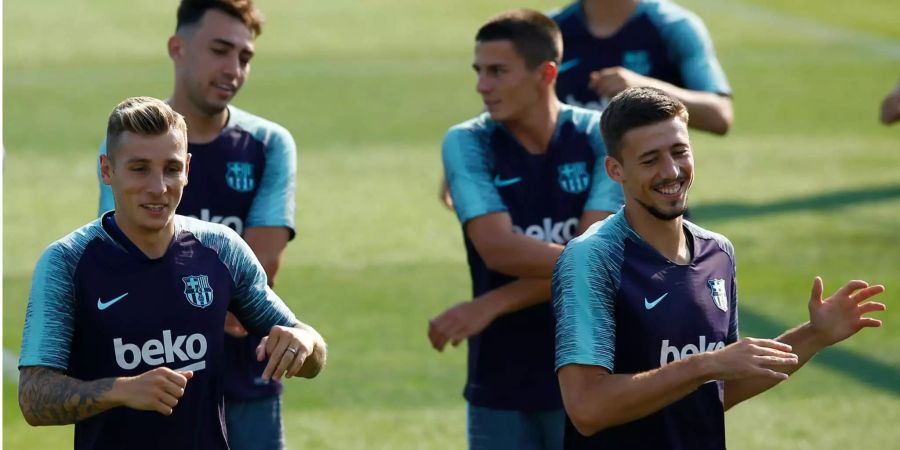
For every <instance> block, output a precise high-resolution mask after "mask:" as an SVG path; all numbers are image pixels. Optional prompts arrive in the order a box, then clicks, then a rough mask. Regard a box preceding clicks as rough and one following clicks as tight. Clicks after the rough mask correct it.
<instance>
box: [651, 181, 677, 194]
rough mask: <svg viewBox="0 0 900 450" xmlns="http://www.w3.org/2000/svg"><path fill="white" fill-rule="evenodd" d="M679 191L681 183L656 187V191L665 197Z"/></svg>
mask: <svg viewBox="0 0 900 450" xmlns="http://www.w3.org/2000/svg"><path fill="white" fill-rule="evenodd" d="M680 190H681V183H679V182H673V183H669V184H665V185H662V186H657V187H656V191H657V192H659V193H662V194H665V195H672V194H677V193H678V192H679V191H680Z"/></svg>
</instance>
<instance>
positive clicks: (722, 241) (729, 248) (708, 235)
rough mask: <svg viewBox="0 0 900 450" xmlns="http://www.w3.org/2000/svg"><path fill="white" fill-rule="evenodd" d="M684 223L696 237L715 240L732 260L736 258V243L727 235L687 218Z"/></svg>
mask: <svg viewBox="0 0 900 450" xmlns="http://www.w3.org/2000/svg"><path fill="white" fill-rule="evenodd" d="M684 225H685V226H686V227H687V228H688V230H690V232H691V234H693V235H694V237H695V238H697V239H701V240H705V241H712V242H715V243H716V245H718V247H719V249H720V250H722V251H723V252H725V253H727V254H728V256H729V257H730V258H731V259H732V260H733V259H734V245H732V243H731V241H730V240H729V239H728V238H727V237H725V236H724V235H722V234H719V233H716V232H714V231H710V230H707V229H706V228H703V227H701V226H699V225H697V224H695V223H693V222H689V221H687V220H685V221H684Z"/></svg>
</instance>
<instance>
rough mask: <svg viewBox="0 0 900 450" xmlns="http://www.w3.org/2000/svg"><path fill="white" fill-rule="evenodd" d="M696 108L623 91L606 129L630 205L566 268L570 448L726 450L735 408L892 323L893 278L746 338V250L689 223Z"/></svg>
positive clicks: (561, 332) (556, 301)
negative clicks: (739, 257)
mask: <svg viewBox="0 0 900 450" xmlns="http://www.w3.org/2000/svg"><path fill="white" fill-rule="evenodd" d="M687 125H688V113H687V111H686V108H685V106H684V105H683V104H682V103H681V102H679V101H678V100H676V99H674V98H672V97H671V96H669V95H667V94H666V93H664V92H663V91H661V90H658V89H654V88H631V89H627V90H625V91H623V92H622V93H620V94H619V95H617V96H616V97H614V98H613V100H612V101H611V102H610V104H609V107H608V108H607V109H606V111H605V112H604V113H603V119H602V121H601V127H602V131H603V140H604V142H605V143H606V148H607V150H608V152H609V156H607V158H606V162H605V164H606V170H607V173H608V174H609V176H610V177H611V178H612V179H614V180H616V181H617V182H619V183H621V184H622V188H623V191H624V193H625V207H624V208H623V209H622V210H621V211H619V212H617V213H616V214H614V215H612V216H610V217H609V218H607V219H606V220H604V221H603V222H600V223H597V224H594V225H593V226H591V228H590V229H589V230H588V231H587V232H585V233H584V234H583V235H581V236H579V237H578V238H576V239H574V240H572V242H570V243H569V245H568V246H567V247H566V249H565V251H564V252H563V254H562V256H561V257H560V259H559V262H558V263H557V266H556V269H555V271H554V274H553V309H554V314H555V316H556V320H557V329H556V367H557V370H558V377H559V384H560V387H561V389H562V395H563V402H564V404H565V409H566V412H567V413H568V416H569V418H570V419H571V420H570V422H569V424H568V426H567V429H566V448H568V449H638V448H640V449H645V448H646V449H724V448H725V422H724V415H723V413H724V411H725V410H727V409H728V408H731V407H732V406H734V405H736V404H737V403H739V402H741V401H744V400H746V399H748V398H750V397H753V396H755V395H757V394H759V393H761V392H763V391H765V390H767V389H769V388H771V387H772V386H774V385H775V384H777V383H778V382H780V381H782V380H785V379H787V378H788V376H789V375H790V374H791V373H793V372H794V371H796V370H797V369H799V368H800V367H801V366H802V365H803V364H805V363H806V362H807V361H809V359H810V358H811V357H812V356H813V355H814V354H815V353H816V352H818V351H819V350H821V349H822V348H824V347H827V346H829V345H831V344H834V343H837V342H840V341H842V340H844V339H846V338H848V337H850V336H852V335H853V334H855V333H856V332H858V331H859V330H860V329H862V328H864V327H877V326H880V325H881V321H879V320H876V319H873V318H870V317H865V315H866V314H867V313H871V312H873V311H881V310H884V308H885V307H884V305H883V304H881V303H876V302H869V301H867V300H868V299H869V298H871V297H873V296H875V295H878V294H880V293H882V292H883V291H884V287H883V286H880V285H874V286H870V285H869V284H868V283H866V282H864V281H858V280H855V281H850V282H848V283H847V284H845V285H844V286H843V287H841V288H840V289H838V290H837V291H836V292H835V293H834V294H833V295H832V296H831V297H829V298H827V299H825V300H824V301H823V300H822V291H823V285H822V280H821V278H818V277H816V279H815V281H814V282H813V288H812V295H811V296H810V300H809V321H808V322H806V323H804V324H802V325H799V326H797V327H796V328H793V329H791V330H789V331H786V332H785V333H784V334H782V335H781V336H779V337H778V338H776V339H752V338H745V339H740V340H739V339H738V327H737V324H738V316H737V306H738V305H737V286H736V284H735V263H734V249H733V248H732V245H731V243H730V242H729V241H728V240H727V239H726V238H725V237H723V236H722V235H719V234H716V233H713V232H710V231H707V230H704V229H703V228H700V227H698V226H696V225H694V224H692V223H690V222H688V221H685V220H682V214H683V212H684V209H685V205H686V202H687V196H688V191H689V190H690V187H691V184H692V182H693V180H694V160H693V154H692V150H691V143H690V139H689V138H688V128H687Z"/></svg>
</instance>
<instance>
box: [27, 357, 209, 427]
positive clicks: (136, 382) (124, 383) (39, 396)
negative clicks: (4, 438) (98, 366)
mask: <svg viewBox="0 0 900 450" xmlns="http://www.w3.org/2000/svg"><path fill="white" fill-rule="evenodd" d="M20 375H21V376H20V378H19V407H20V408H21V409H22V415H23V416H25V421H27V422H28V424H29V425H32V426H39V425H64V424H71V423H75V422H78V421H80V420H84V419H87V418H89V417H93V416H95V415H97V414H100V413H102V412H104V411H106V410H108V409H112V408H115V407H117V406H127V407H130V408H133V409H141V410H150V411H157V412H159V413H160V414H163V415H169V414H172V408H174V407H175V405H177V404H178V399H179V398H181V396H182V395H184V387H185V385H186V383H187V380H189V379H190V378H191V377H192V376H193V373H192V372H184V373H177V372H174V371H172V370H170V369H168V368H165V367H160V368H157V369H153V370H151V371H148V372H145V373H143V374H141V375H138V376H136V377H121V378H101V379H99V380H93V381H81V380H78V379H75V378H72V377H70V376H67V375H65V374H63V373H62V372H61V371H60V370H58V369H51V368H48V367H40V366H32V367H23V368H22V370H21V374H20Z"/></svg>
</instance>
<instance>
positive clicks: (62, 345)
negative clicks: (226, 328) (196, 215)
mask: <svg viewBox="0 0 900 450" xmlns="http://www.w3.org/2000/svg"><path fill="white" fill-rule="evenodd" d="M175 220H176V230H175V236H174V238H173V240H172V243H171V246H170V247H169V249H168V250H167V252H166V253H165V255H164V256H162V257H161V258H158V259H152V260H151V259H149V258H147V257H146V256H145V255H144V254H143V253H142V252H141V251H140V250H138V249H137V247H135V246H134V244H132V243H131V242H130V241H128V239H127V238H126V237H125V236H124V234H122V232H121V231H120V230H119V229H118V227H117V226H116V225H115V222H114V219H113V218H112V212H109V213H107V214H106V215H104V217H102V218H101V219H98V220H96V221H94V222H93V223H90V224H88V225H86V226H84V227H82V228H80V229H78V230H76V231H74V232H72V233H71V234H69V235H68V236H66V237H64V238H62V239H60V240H59V241H56V242H55V243H53V244H52V245H50V246H49V247H48V248H47V250H46V251H45V252H44V254H43V256H42V257H41V259H40V260H39V261H38V264H37V268H36V269H35V272H34V278H33V280H32V287H31V295H30V298H29V301H28V307H27V310H26V314H25V328H24V335H23V339H22V352H21V358H20V360H19V366H20V367H26V366H43V367H49V368H53V369H58V370H61V371H63V372H64V373H65V374H66V375H68V376H71V377H74V378H77V379H80V380H96V379H100V378H107V377H123V376H135V375H139V374H141V373H144V372H146V371H148V370H152V369H154V368H157V367H161V366H165V367H168V368H170V369H173V370H193V371H194V376H193V378H191V379H190V380H189V381H188V383H187V386H186V388H185V393H184V396H183V397H182V398H181V399H180V400H179V403H178V405H177V406H176V407H175V408H174V410H173V413H172V414H171V415H170V416H163V415H161V414H159V413H156V412H150V411H138V410H134V409H130V408H127V407H124V406H122V407H117V408H113V409H110V410H108V411H105V412H103V413H100V414H98V415H96V416H93V417H90V418H88V419H86V420H83V421H80V422H78V423H76V424H75V449H122V448H130V449H159V448H166V449H173V450H174V449H195V448H209V449H226V448H227V444H226V441H225V428H224V416H223V398H224V397H223V395H224V394H223V338H224V335H223V333H222V323H223V322H224V320H225V312H226V311H232V312H233V313H234V314H235V315H237V317H238V318H239V319H240V320H241V321H242V322H243V323H244V324H245V325H246V326H247V327H248V330H250V331H251V332H252V333H254V334H256V335H265V334H267V333H268V330H269V328H271V327H272V326H274V325H284V326H293V325H294V324H296V323H297V319H296V318H295V317H294V315H293V314H292V313H291V311H290V310H289V309H288V308H287V307H286V306H285V305H284V303H283V302H282V301H281V299H279V298H278V296H277V295H275V293H274V292H272V290H271V289H269V288H268V286H266V278H265V273H264V272H263V269H262V266H261V265H260V264H259V262H258V261H257V260H256V258H255V257H254V256H253V253H252V252H251V250H250V248H249V247H248V246H247V244H245V243H244V242H243V240H241V239H240V237H239V236H238V235H237V234H235V233H234V231H232V230H231V229H229V228H227V227H224V226H221V225H216V224H210V223H207V222H202V221H199V220H195V219H191V218H187V217H182V216H175Z"/></svg>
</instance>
